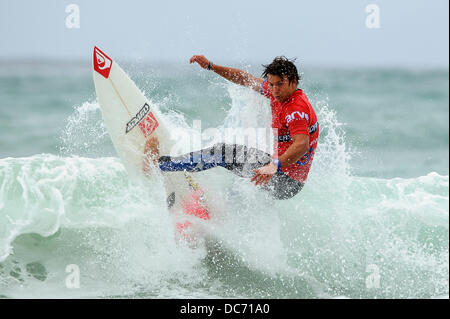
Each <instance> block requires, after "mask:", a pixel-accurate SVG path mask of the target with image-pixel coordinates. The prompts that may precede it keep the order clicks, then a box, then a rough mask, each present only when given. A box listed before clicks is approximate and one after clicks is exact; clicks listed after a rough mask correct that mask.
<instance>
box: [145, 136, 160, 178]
mask: <svg viewBox="0 0 450 319" xmlns="http://www.w3.org/2000/svg"><path fill="white" fill-rule="evenodd" d="M158 160H159V140H158V138H157V137H156V136H151V137H149V138H148V140H147V142H145V147H144V172H146V173H148V172H150V170H151V165H150V163H153V165H155V166H157V165H158Z"/></svg>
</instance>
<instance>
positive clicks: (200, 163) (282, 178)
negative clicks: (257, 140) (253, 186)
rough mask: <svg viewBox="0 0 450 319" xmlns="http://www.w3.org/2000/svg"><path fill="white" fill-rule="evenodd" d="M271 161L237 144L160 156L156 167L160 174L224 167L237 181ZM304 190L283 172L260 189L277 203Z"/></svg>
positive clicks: (260, 153) (251, 149)
mask: <svg viewBox="0 0 450 319" xmlns="http://www.w3.org/2000/svg"><path fill="white" fill-rule="evenodd" d="M271 160H272V157H271V155H270V154H268V153H266V152H263V151H261V150H258V149H256V148H253V147H247V146H245V145H238V144H226V143H218V144H215V145H214V146H212V147H209V148H206V149H203V150H200V151H196V152H190V153H187V154H184V155H181V156H176V157H171V156H161V157H160V159H159V167H160V169H161V170H162V171H166V172H167V171H169V172H170V171H187V172H198V171H203V170H207V169H210V168H213V167H218V166H220V167H224V168H225V169H227V170H229V171H231V172H233V173H234V174H236V175H238V176H240V177H247V178H251V177H253V175H254V174H255V173H254V171H253V170H254V169H257V168H260V167H262V166H264V165H267V164H268V163H270V161H271ZM302 187H303V183H300V182H298V181H296V180H294V179H292V178H290V177H289V176H288V175H286V174H284V173H283V172H277V173H276V174H275V175H274V176H273V177H272V178H271V179H270V181H269V183H268V184H267V185H264V186H262V188H263V189H264V190H266V191H268V192H269V193H270V194H271V195H272V196H273V197H274V198H276V199H288V198H291V197H293V196H294V195H296V194H297V193H298V192H299V191H300V190H301V189H302Z"/></svg>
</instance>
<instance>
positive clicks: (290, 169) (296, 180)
mask: <svg viewBox="0 0 450 319" xmlns="http://www.w3.org/2000/svg"><path fill="white" fill-rule="evenodd" d="M190 63H197V64H199V65H200V66H201V67H202V68H204V69H207V70H211V71H213V72H215V73H217V74H219V75H220V76H222V77H224V78H225V79H227V80H229V81H231V82H233V83H236V84H239V85H243V86H246V87H249V88H251V89H253V90H255V91H257V92H259V93H260V94H262V95H263V96H265V97H267V98H268V99H270V106H271V109H272V125H271V126H272V129H273V133H274V137H275V140H274V152H273V156H271V155H270V154H268V153H266V152H263V151H261V150H259V149H256V148H253V147H247V146H245V145H239V144H226V143H217V144H215V145H214V146H212V147H209V148H206V149H203V150H199V151H196V152H190V153H188V154H184V155H181V156H177V157H171V156H160V155H159V147H158V145H159V142H158V139H157V138H156V137H154V136H153V137H150V138H149V139H148V140H147V142H146V145H145V150H144V154H145V158H144V170H145V171H149V170H150V165H149V164H150V162H153V164H155V165H157V166H159V168H160V169H161V170H162V171H188V172H197V171H201V170H205V169H210V168H213V167H217V166H220V167H224V168H225V169H227V170H229V171H231V172H233V173H234V174H236V175H238V176H240V177H247V178H250V181H251V182H254V183H255V185H256V186H258V185H261V189H263V190H265V191H267V192H269V193H270V195H272V196H273V198H275V199H288V198H291V197H293V196H295V195H296V194H297V193H298V192H300V190H301V189H302V188H303V186H304V184H305V182H306V179H307V177H308V173H309V170H310V168H311V164H312V161H313V159H314V154H315V150H316V147H317V143H318V138H319V124H318V122H317V117H316V114H315V112H314V109H313V107H312V106H311V104H310V103H309V101H308V98H307V96H306V94H305V93H304V92H303V90H301V89H299V88H298V84H299V80H300V77H299V75H298V71H297V68H296V66H295V64H294V63H293V62H292V61H290V60H288V59H287V58H285V57H276V58H275V59H274V60H273V61H272V63H270V64H268V65H264V72H263V73H262V78H258V77H255V76H253V75H252V74H250V73H248V72H245V71H243V70H239V69H235V68H231V67H225V66H220V65H217V64H213V63H212V61H210V60H208V59H207V58H206V57H204V56H203V55H194V56H193V57H192V58H191V59H190Z"/></svg>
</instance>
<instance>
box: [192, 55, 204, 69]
mask: <svg viewBox="0 0 450 319" xmlns="http://www.w3.org/2000/svg"><path fill="white" fill-rule="evenodd" d="M194 62H197V63H198V65H200V66H201V67H202V68H204V69H206V68H207V67H208V65H209V60H208V59H207V58H205V56H204V55H194V56H192V58H191V59H190V60H189V63H191V64H192V63H194Z"/></svg>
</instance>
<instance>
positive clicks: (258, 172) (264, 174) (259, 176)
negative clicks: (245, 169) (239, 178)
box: [250, 163, 278, 186]
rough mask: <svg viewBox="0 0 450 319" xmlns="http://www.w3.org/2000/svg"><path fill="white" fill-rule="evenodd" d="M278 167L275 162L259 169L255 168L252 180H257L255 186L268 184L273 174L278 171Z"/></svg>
mask: <svg viewBox="0 0 450 319" xmlns="http://www.w3.org/2000/svg"><path fill="white" fill-rule="evenodd" d="M277 170H278V167H277V166H276V165H275V164H274V163H269V164H267V165H266V166H263V167H261V168H258V169H254V170H253V171H254V172H255V175H254V176H253V177H252V179H251V180H250V181H251V182H253V181H254V182H255V186H258V185H260V184H262V183H264V185H267V183H268V182H269V181H270V179H271V178H272V176H273V175H274V174H275V173H276V172H277Z"/></svg>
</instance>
